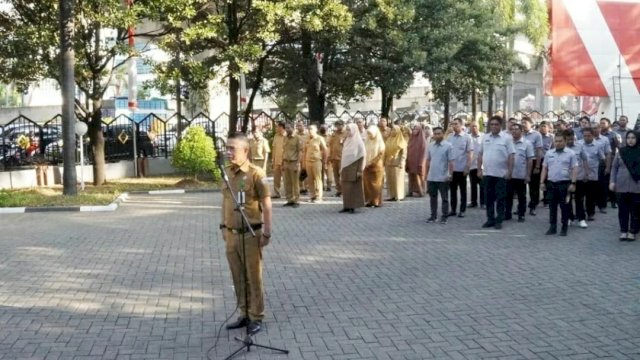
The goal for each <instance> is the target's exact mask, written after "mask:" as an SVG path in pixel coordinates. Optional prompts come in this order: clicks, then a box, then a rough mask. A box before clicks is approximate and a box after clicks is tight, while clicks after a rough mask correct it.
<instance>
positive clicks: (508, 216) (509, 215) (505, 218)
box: [504, 214, 513, 221]
mask: <svg viewBox="0 0 640 360" xmlns="http://www.w3.org/2000/svg"><path fill="white" fill-rule="evenodd" d="M511 219H513V217H512V216H511V214H507V215H505V216H504V221H509V220H511Z"/></svg>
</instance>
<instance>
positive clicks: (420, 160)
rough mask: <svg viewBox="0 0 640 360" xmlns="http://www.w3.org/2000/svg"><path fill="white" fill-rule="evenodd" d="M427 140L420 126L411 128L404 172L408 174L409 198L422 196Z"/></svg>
mask: <svg viewBox="0 0 640 360" xmlns="http://www.w3.org/2000/svg"><path fill="white" fill-rule="evenodd" d="M426 151H427V140H425V136H424V131H423V130H422V126H420V125H416V126H414V127H413V131H412V132H411V137H410V138H409V147H408V151H407V165H406V167H405V170H406V171H407V173H409V196H413V194H417V195H418V196H419V197H423V196H424V187H423V186H424V175H425V171H426V169H425V165H426V160H427V155H426Z"/></svg>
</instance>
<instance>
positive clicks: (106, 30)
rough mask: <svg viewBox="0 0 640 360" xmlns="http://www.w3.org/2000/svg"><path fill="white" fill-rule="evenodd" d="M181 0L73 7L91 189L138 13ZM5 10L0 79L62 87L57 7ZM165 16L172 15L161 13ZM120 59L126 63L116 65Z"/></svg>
mask: <svg viewBox="0 0 640 360" xmlns="http://www.w3.org/2000/svg"><path fill="white" fill-rule="evenodd" d="M180 1H182V0H163V1H160V0H159V1H157V2H154V1H150V0H146V1H144V0H141V1H137V2H136V3H135V4H134V6H132V7H130V8H128V7H126V6H124V5H123V3H122V1H121V0H84V1H82V2H78V3H77V4H76V7H75V10H74V13H73V15H74V30H75V38H74V42H73V50H74V53H75V60H76V61H75V83H76V86H77V87H78V89H79V90H80V91H81V92H82V94H83V96H84V98H85V99H86V101H85V102H82V101H80V99H77V98H76V103H75V105H76V110H77V113H80V114H82V116H83V118H84V121H86V122H87V123H88V125H89V132H88V134H89V139H90V141H91V148H92V154H93V182H94V185H102V184H103V183H104V181H105V158H104V155H105V153H104V137H103V133H102V111H101V110H102V100H103V97H104V94H105V92H106V91H107V89H108V88H109V86H110V84H111V83H112V77H113V76H114V73H115V71H117V69H118V68H119V67H120V66H122V65H124V64H125V63H126V60H127V59H128V57H129V56H132V55H134V54H131V49H129V47H128V46H127V45H126V40H127V39H128V28H129V26H132V25H136V24H137V23H139V22H140V21H141V20H142V19H143V17H142V14H144V13H145V11H146V10H148V7H149V6H151V4H154V6H155V5H157V3H161V2H176V3H177V2H180ZM184 1H187V0H184ZM6 5H7V6H6V7H3V8H2V9H1V10H0V31H1V32H2V33H3V34H8V36H3V37H0V76H2V77H4V78H5V79H9V80H13V81H15V82H16V83H17V84H20V85H22V86H26V84H28V83H30V82H34V81H38V80H41V79H44V78H52V79H56V80H57V81H58V82H60V83H61V84H62V78H61V57H60V56H59V53H58V51H55V49H56V48H57V46H58V45H57V44H59V42H60V39H59V36H60V34H59V31H58V15H57V14H58V8H57V7H58V2H57V1H55V0H7V1H6ZM175 11H180V9H179V8H177V9H176V10H175ZM164 16H167V17H172V16H173V15H172V13H169V12H165V13H164ZM138 35H139V36H156V35H159V33H157V32H150V33H139V34H138ZM120 58H124V59H125V60H124V61H120V62H118V61H117V59H120ZM87 104H88V106H87Z"/></svg>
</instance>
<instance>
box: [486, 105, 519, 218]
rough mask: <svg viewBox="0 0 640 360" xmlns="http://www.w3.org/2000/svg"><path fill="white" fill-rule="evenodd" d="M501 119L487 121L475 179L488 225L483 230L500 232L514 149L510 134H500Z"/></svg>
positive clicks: (497, 117)
mask: <svg viewBox="0 0 640 360" xmlns="http://www.w3.org/2000/svg"><path fill="white" fill-rule="evenodd" d="M502 121H503V120H502V118H501V117H500V116H497V115H494V116H492V117H491V118H489V129H490V133H488V134H485V136H483V138H482V143H481V145H480V153H479V154H478V176H480V177H482V178H483V186H484V190H485V201H486V202H487V222H485V223H484V224H483V225H482V227H483V228H490V227H495V228H496V229H502V220H504V211H505V207H506V198H507V181H508V180H509V179H511V173H512V172H513V159H514V154H515V152H516V151H515V149H514V147H513V141H511V135H509V136H507V135H504V134H502V133H500V129H501V128H502Z"/></svg>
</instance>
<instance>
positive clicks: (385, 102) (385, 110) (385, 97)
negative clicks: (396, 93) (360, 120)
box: [380, 88, 393, 119]
mask: <svg viewBox="0 0 640 360" xmlns="http://www.w3.org/2000/svg"><path fill="white" fill-rule="evenodd" d="M380 92H381V93H382V107H381V109H380V113H381V114H380V115H381V116H383V117H386V118H387V119H388V118H389V113H390V112H391V108H392V107H393V94H392V93H391V92H389V91H388V90H387V89H385V88H380Z"/></svg>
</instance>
